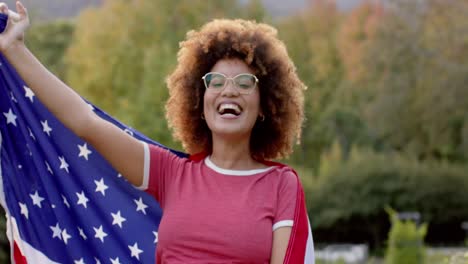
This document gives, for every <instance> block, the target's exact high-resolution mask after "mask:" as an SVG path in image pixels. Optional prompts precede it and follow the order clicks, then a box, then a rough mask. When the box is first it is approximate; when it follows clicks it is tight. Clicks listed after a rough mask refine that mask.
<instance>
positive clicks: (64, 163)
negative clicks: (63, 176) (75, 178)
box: [59, 157, 70, 173]
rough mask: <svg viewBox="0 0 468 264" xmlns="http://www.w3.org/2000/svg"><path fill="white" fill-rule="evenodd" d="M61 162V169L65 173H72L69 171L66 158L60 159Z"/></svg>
mask: <svg viewBox="0 0 468 264" xmlns="http://www.w3.org/2000/svg"><path fill="white" fill-rule="evenodd" d="M59 160H60V169H64V170H65V171H67V173H70V172H69V171H68V163H67V161H66V160H65V157H59Z"/></svg>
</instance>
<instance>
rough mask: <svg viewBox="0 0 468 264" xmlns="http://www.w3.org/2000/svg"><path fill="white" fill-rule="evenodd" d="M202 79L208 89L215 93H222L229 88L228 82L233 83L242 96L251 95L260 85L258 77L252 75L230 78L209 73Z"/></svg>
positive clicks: (216, 73) (243, 74)
mask: <svg viewBox="0 0 468 264" xmlns="http://www.w3.org/2000/svg"><path fill="white" fill-rule="evenodd" d="M202 79H203V81H204V83H205V87H206V89H207V90H210V91H212V92H215V93H220V92H221V91H222V90H223V89H224V88H225V87H226V86H227V83H228V81H232V82H233V83H234V87H236V89H237V91H238V92H239V93H240V94H250V93H251V92H252V91H253V90H254V89H255V87H256V86H257V83H258V79H257V77H256V76H255V75H253V74H250V73H241V74H239V75H236V76H235V77H233V78H229V77H227V76H226V75H224V74H222V73H219V72H209V73H207V74H205V75H204V76H203V77H202Z"/></svg>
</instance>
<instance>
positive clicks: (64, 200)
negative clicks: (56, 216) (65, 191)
mask: <svg viewBox="0 0 468 264" xmlns="http://www.w3.org/2000/svg"><path fill="white" fill-rule="evenodd" d="M62 199H63V203H64V204H65V205H66V206H67V207H68V208H70V204H69V203H68V200H67V197H65V196H63V195H62Z"/></svg>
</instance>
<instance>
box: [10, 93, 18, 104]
mask: <svg viewBox="0 0 468 264" xmlns="http://www.w3.org/2000/svg"><path fill="white" fill-rule="evenodd" d="M10 95H11V100H12V101H13V102H15V103H18V101H17V100H16V98H15V96H14V95H13V93H12V92H10Z"/></svg>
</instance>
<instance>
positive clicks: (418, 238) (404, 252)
mask: <svg viewBox="0 0 468 264" xmlns="http://www.w3.org/2000/svg"><path fill="white" fill-rule="evenodd" d="M388 212H389V215H390V220H391V223H392V228H391V229H390V232H389V234H388V245H387V252H386V255H385V263H386V264H400V263H405V264H422V263H424V261H425V248H424V237H425V236H426V233H427V224H422V225H421V226H419V227H418V226H417V225H416V223H414V222H412V221H402V220H400V219H398V215H397V213H396V212H395V211H393V210H390V209H389V210H388Z"/></svg>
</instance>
